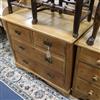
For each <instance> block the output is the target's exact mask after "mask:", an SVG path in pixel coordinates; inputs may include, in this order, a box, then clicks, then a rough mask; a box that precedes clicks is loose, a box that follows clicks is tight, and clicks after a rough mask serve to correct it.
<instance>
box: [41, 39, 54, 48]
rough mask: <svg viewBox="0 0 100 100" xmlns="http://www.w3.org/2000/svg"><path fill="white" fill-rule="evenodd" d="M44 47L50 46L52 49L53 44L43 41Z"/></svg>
mask: <svg viewBox="0 0 100 100" xmlns="http://www.w3.org/2000/svg"><path fill="white" fill-rule="evenodd" d="M43 43H44V45H46V46H49V47H52V43H51V42H49V41H48V40H47V41H43Z"/></svg>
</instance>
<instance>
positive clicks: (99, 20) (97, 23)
mask: <svg viewBox="0 0 100 100" xmlns="http://www.w3.org/2000/svg"><path fill="white" fill-rule="evenodd" d="M99 27H100V0H99V3H98V6H97V10H96V14H95V19H94V25H93V32H92V35H91V36H90V37H89V38H88V40H87V44H88V45H93V44H94V40H95V38H96V35H97V33H98V30H99Z"/></svg>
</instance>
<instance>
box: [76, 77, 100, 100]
mask: <svg viewBox="0 0 100 100" xmlns="http://www.w3.org/2000/svg"><path fill="white" fill-rule="evenodd" d="M75 90H76V91H77V93H78V92H79V93H80V96H79V95H78V96H79V98H83V99H84V100H87V99H88V100H100V88H99V87H96V86H95V85H92V84H90V83H88V82H87V81H84V80H82V79H80V78H77V79H76V87H75ZM77 93H76V94H77Z"/></svg>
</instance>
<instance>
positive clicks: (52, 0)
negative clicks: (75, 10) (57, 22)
mask: <svg viewBox="0 0 100 100" xmlns="http://www.w3.org/2000/svg"><path fill="white" fill-rule="evenodd" d="M51 3H52V4H53V5H52V6H54V0H51ZM51 12H54V7H52V8H51Z"/></svg>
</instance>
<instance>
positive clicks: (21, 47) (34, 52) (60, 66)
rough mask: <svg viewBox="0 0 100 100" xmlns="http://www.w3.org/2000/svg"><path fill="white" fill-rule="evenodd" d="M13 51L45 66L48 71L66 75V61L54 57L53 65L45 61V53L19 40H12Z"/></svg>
mask: <svg viewBox="0 0 100 100" xmlns="http://www.w3.org/2000/svg"><path fill="white" fill-rule="evenodd" d="M12 45H13V49H14V50H15V51H17V52H19V53H20V54H23V55H25V56H26V57H28V58H30V59H33V60H35V61H37V62H38V63H40V64H42V65H44V66H45V67H46V68H47V69H48V68H50V69H52V70H56V71H57V72H59V73H62V74H63V75H64V74H65V61H64V60H62V59H59V58H57V57H56V56H53V55H52V63H48V62H47V61H46V60H45V55H46V54H45V52H44V51H42V50H39V49H36V48H33V47H31V46H29V45H26V44H24V43H22V42H19V41H18V40H12Z"/></svg>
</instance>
